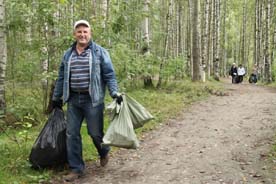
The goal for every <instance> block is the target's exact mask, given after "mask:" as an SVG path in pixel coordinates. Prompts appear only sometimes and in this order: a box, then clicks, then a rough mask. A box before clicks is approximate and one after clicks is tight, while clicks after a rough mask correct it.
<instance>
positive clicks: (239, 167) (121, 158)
mask: <svg viewBox="0 0 276 184" xmlns="http://www.w3.org/2000/svg"><path fill="white" fill-rule="evenodd" d="M225 88H226V91H227V92H226V95H225V96H215V95H212V96H211V97H210V98H208V99H206V100H204V101H200V102H196V103H194V104H192V105H191V106H189V107H188V108H186V109H184V110H183V112H182V113H181V115H180V116H179V117H178V118H176V119H171V120H169V121H168V122H166V123H164V124H163V125H161V126H160V127H158V128H157V129H155V130H153V131H150V132H147V133H145V134H144V135H143V137H142V140H140V141H141V146H140V147H139V149H137V150H126V149H119V150H118V151H116V152H114V153H112V154H111V157H110V161H109V163H108V165H107V166H106V167H104V168H103V167H100V166H99V163H98V162H96V163H95V162H94V163H91V164H88V166H87V167H88V168H87V174H86V175H85V176H84V177H83V178H81V179H79V180H77V181H75V182H74V183H76V184H94V183H104V184H171V183H172V184H207V183H208V184H245V183H246V184H247V183H249V184H259V183H265V184H267V183H268V184H271V183H276V174H275V172H276V159H275V160H273V158H271V157H270V152H271V149H272V145H273V144H274V143H275V134H276V90H275V89H272V88H269V87H263V86H259V85H252V84H248V83H243V84H231V83H230V79H227V81H226V82H225Z"/></svg>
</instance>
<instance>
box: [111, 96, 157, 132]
mask: <svg viewBox="0 0 276 184" xmlns="http://www.w3.org/2000/svg"><path fill="white" fill-rule="evenodd" d="M123 102H126V104H127V106H128V109H129V115H130V119H131V122H132V125H133V128H134V129H136V128H140V127H142V126H143V125H144V124H145V123H146V122H148V121H149V120H151V119H153V118H154V117H153V116H152V115H151V114H150V112H149V111H148V110H147V109H146V108H145V107H143V106H142V105H141V104H140V103H138V102H137V101H136V100H135V99H134V98H132V97H130V96H128V95H127V94H123ZM119 108H120V107H119V105H118V104H117V103H116V100H113V102H111V104H109V105H108V107H107V109H108V110H109V111H110V116H111V117H114V115H115V114H116V113H119V112H118V109H119Z"/></svg>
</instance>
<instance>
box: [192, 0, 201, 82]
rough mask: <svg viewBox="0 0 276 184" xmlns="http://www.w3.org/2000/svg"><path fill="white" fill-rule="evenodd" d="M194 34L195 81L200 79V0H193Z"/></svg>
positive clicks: (193, 78)
mask: <svg viewBox="0 0 276 184" xmlns="http://www.w3.org/2000/svg"><path fill="white" fill-rule="evenodd" d="M192 2H193V16H192V20H193V34H192V40H193V41H192V56H193V76H192V80H193V81H199V80H200V55H199V54H200V53H199V45H198V43H199V41H198V38H199V30H198V0H193V1H192Z"/></svg>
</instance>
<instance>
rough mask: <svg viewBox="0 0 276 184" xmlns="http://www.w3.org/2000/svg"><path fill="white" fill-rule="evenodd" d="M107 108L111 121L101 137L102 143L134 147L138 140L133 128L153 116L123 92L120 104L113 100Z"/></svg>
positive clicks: (136, 145) (137, 144) (140, 125)
mask: <svg viewBox="0 0 276 184" xmlns="http://www.w3.org/2000/svg"><path fill="white" fill-rule="evenodd" d="M107 109H108V110H110V111H111V113H110V116H111V123H110V125H109V127H108V129H107V131H106V134H105V136H104V138H103V144H104V145H110V146H116V147H122V148H130V149H136V148H137V147H138V146H139V141H138V139H137V138H136V135H135V132H134V128H139V127H142V126H143V125H144V124H145V123H146V122H147V121H149V120H151V119H152V118H153V116H152V115H151V114H150V113H149V112H148V111H147V110H146V109H145V108H144V107H143V106H142V105H141V104H139V103H138V102H137V101H135V100H134V99H133V98H131V97H129V96H127V95H125V94H124V95H123V102H122V103H121V105H119V104H117V103H116V100H114V101H113V102H112V103H111V104H110V105H109V106H108V107H107Z"/></svg>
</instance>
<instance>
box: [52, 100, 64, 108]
mask: <svg viewBox="0 0 276 184" xmlns="http://www.w3.org/2000/svg"><path fill="white" fill-rule="evenodd" d="M52 104H53V109H54V108H60V109H62V100H58V101H55V100H53V101H52Z"/></svg>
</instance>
